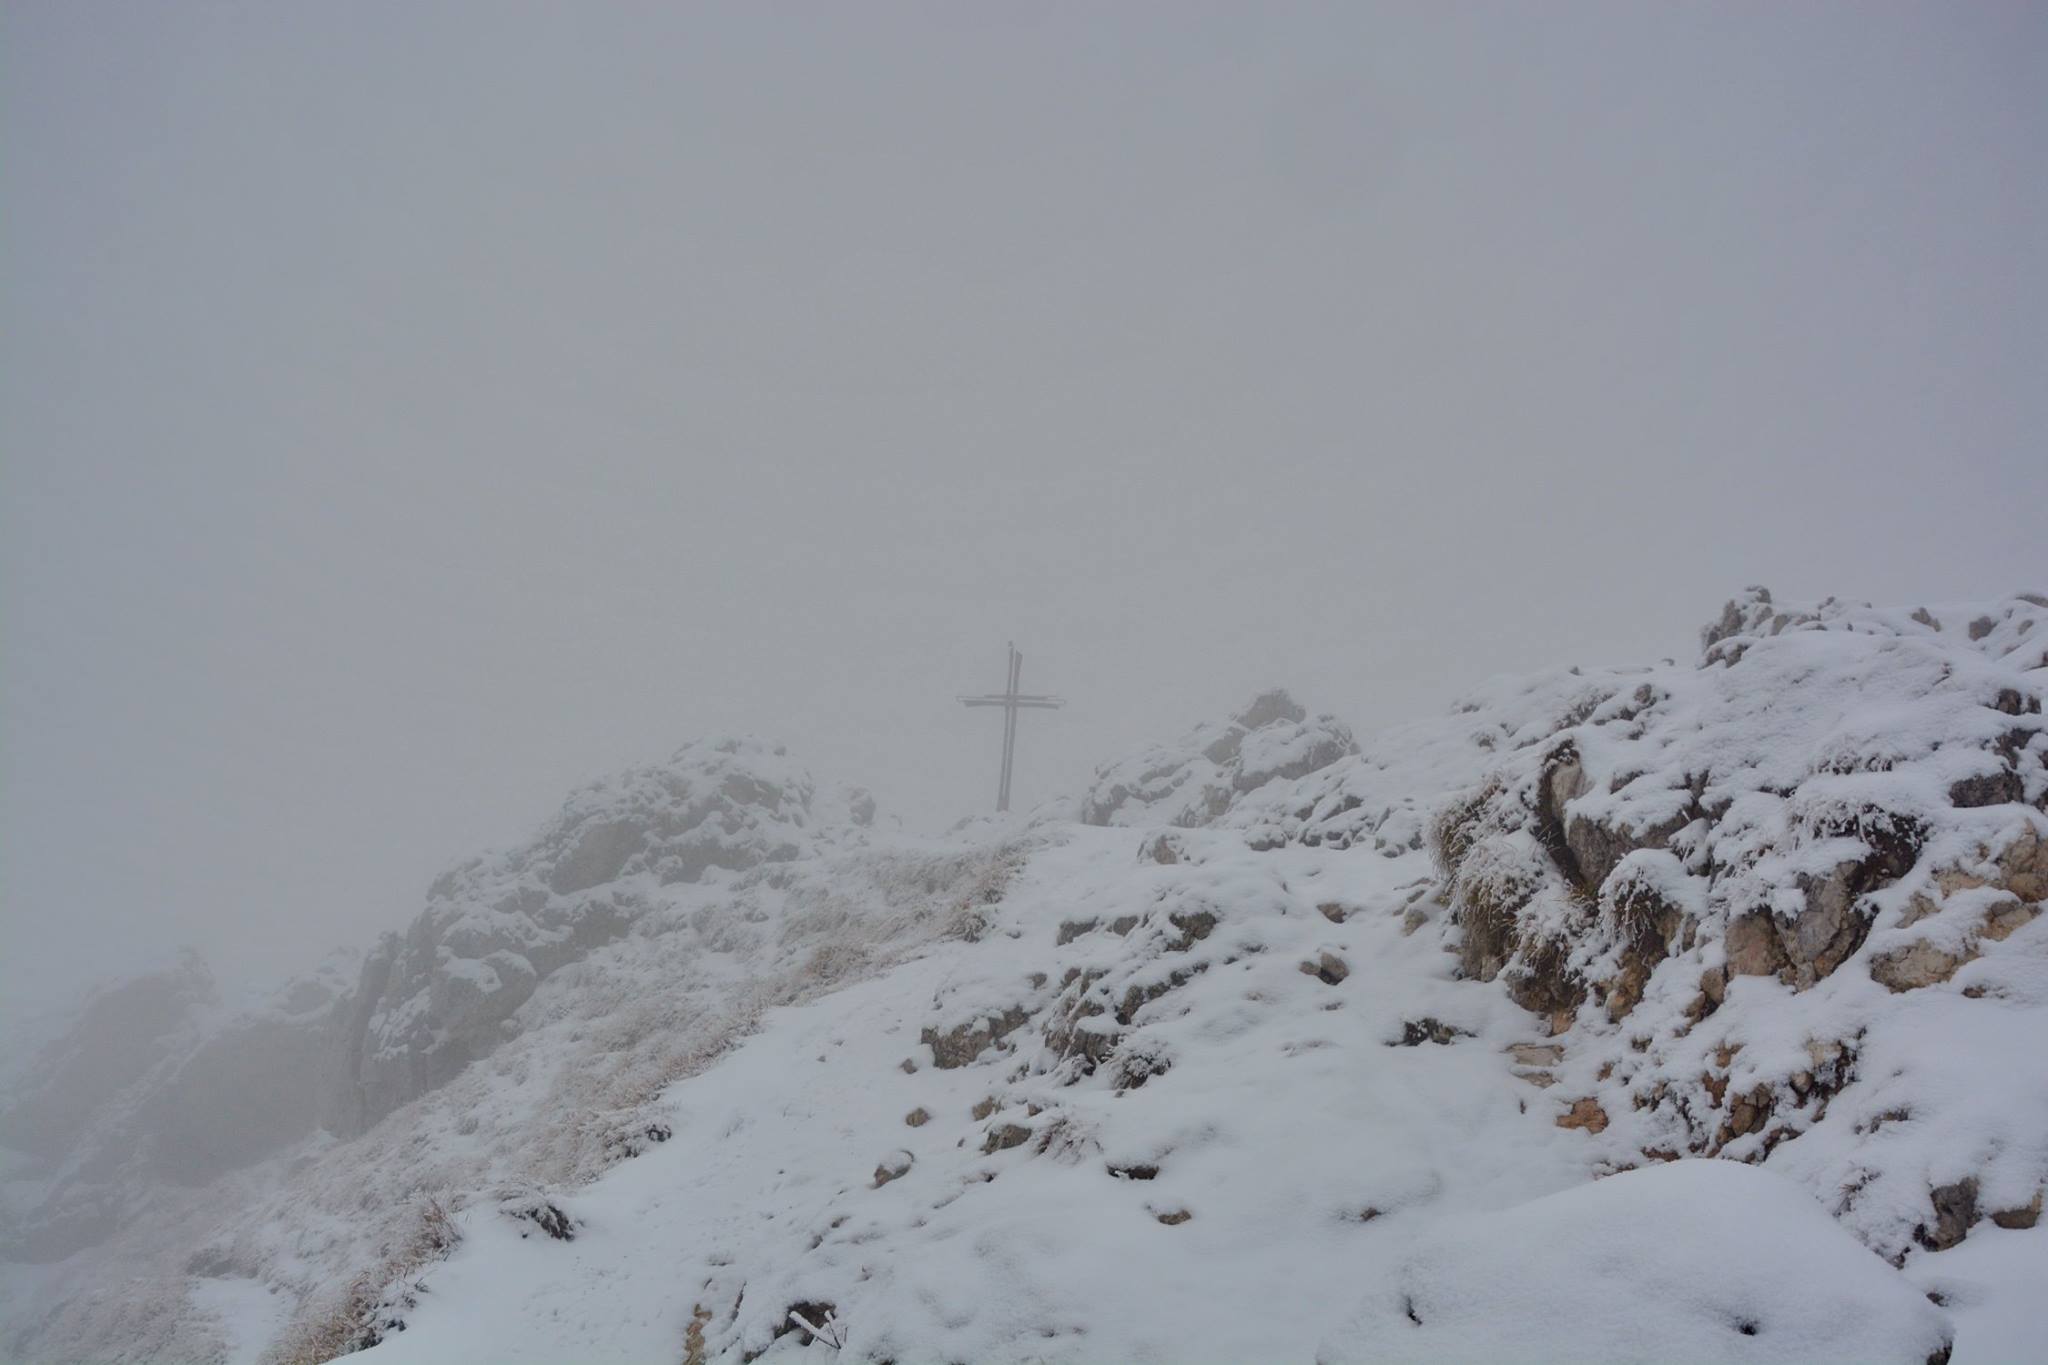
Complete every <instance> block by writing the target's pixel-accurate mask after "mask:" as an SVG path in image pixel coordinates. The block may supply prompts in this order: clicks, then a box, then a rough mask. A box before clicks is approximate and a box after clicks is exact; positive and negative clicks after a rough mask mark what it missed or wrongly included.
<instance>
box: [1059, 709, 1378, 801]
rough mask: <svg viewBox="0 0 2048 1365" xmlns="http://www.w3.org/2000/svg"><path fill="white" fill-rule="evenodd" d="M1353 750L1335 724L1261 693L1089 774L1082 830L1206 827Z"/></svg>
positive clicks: (1339, 724)
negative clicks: (1215, 719) (1251, 796)
mask: <svg viewBox="0 0 2048 1365" xmlns="http://www.w3.org/2000/svg"><path fill="white" fill-rule="evenodd" d="M1357 751H1358V746H1357V745H1356V743H1355V742H1354V741H1353V740H1352V738H1351V730H1350V728H1349V727H1348V726H1346V725H1345V724H1344V723H1343V722H1342V721H1340V720H1338V719H1337V718H1336V717H1334V716H1317V717H1315V718H1314V719H1310V717H1309V714H1308V712H1306V711H1304V710H1303V709H1302V708H1301V705H1300V703H1298V702H1296V701H1295V700H1294V698H1292V697H1290V696H1288V695H1287V693H1285V692H1284V691H1279V690H1277V689H1276V690H1274V691H1271V692H1262V693H1260V694H1259V695H1258V696H1256V697H1254V698H1252V700H1251V702H1250V704H1248V705H1247V706H1246V707H1245V708H1244V709H1243V710H1242V711H1240V712H1238V713H1237V714H1236V715H1234V716H1232V717H1231V718H1230V719H1229V720H1227V721H1224V722H1222V723H1220V724H1214V723H1212V724H1206V725H1199V726H1197V727H1195V728H1194V729H1193V730H1190V731H1189V732H1188V733H1187V734H1185V735H1183V736H1182V737H1181V738H1180V739H1179V740H1178V741H1177V742H1175V743H1172V744H1156V745H1153V746H1152V747H1150V748H1148V749H1145V750H1143V751H1142V752H1140V753H1137V754H1134V755H1132V756H1130V757H1128V758H1124V759H1119V760H1117V761H1116V762H1113V763H1105V764H1103V765H1102V766H1101V767H1100V768H1097V769H1096V770H1095V780H1094V781H1093V782H1091V783H1090V784H1089V787H1088V792H1087V795H1086V796H1084V797H1083V798H1082V801H1081V822H1082V823H1083V824H1087V825H1141V824H1142V825H1173V826H1196V825H1207V824H1211V823H1213V822H1215V821H1216V820H1218V819H1220V818H1221V817H1222V816H1223V815H1224V814H1225V813H1226V812H1228V811H1229V810H1230V808H1231V806H1232V805H1233V804H1234V803H1235V802H1236V801H1237V800H1238V799H1239V798H1240V797H1242V796H1244V795H1245V794H1246V793H1249V792H1253V791H1257V790H1258V789H1259V788H1261V787H1264V786H1266V785H1267V784H1269V783H1274V782H1286V781H1292V780H1293V779H1296V778H1300V777H1304V776H1306V775H1308V774H1309V773H1312V772H1315V771H1317V770H1319V769H1322V768H1327V767H1328V766H1329V765H1330V764H1332V763H1335V762H1336V761H1337V760H1338V759H1340V758H1343V757H1344V756H1345V755H1347V754H1352V753H1356V752H1357Z"/></svg>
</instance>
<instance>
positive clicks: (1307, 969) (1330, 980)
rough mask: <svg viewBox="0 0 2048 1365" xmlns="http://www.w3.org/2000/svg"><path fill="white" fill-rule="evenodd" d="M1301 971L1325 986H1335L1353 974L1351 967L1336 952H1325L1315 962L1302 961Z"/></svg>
mask: <svg viewBox="0 0 2048 1365" xmlns="http://www.w3.org/2000/svg"><path fill="white" fill-rule="evenodd" d="M1301 971H1302V974H1303V975H1305V976H1312V977H1315V978H1316V979H1317V980H1318V981H1321V982H1322V983H1323V984H1324V985H1325V986H1335V985H1337V984H1338V983H1339V982H1341V981H1343V980H1344V978H1345V977H1347V976H1349V975H1351V968H1350V967H1348V966H1347V965H1345V962H1344V959H1343V958H1341V957H1338V956H1337V955H1336V954H1335V953H1323V954H1321V955H1319V956H1318V957H1317V958H1316V960H1315V961H1314V962H1304V963H1302V964H1301Z"/></svg>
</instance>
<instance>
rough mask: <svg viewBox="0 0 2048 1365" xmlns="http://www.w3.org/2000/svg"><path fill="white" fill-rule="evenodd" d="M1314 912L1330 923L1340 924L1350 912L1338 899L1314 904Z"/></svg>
mask: <svg viewBox="0 0 2048 1365" xmlns="http://www.w3.org/2000/svg"><path fill="white" fill-rule="evenodd" d="M1316 912H1317V913H1318V914H1320V915H1321V916H1322V917H1323V918H1324V919H1326V920H1328V921H1329V922H1330V923H1332V924H1342V923H1343V922H1344V920H1345V918H1346V917H1347V916H1348V915H1349V914H1350V913H1351V912H1350V911H1349V910H1347V909H1345V908H1344V906H1343V904H1342V903H1340V902H1338V901H1324V902H1322V903H1321V904H1319V905H1317V906H1316Z"/></svg>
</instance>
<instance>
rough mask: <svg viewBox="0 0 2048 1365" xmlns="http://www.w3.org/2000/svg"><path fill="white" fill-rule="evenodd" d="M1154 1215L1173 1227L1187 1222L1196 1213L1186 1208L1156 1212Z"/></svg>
mask: <svg viewBox="0 0 2048 1365" xmlns="http://www.w3.org/2000/svg"><path fill="white" fill-rule="evenodd" d="M1152 1216H1153V1217H1154V1218H1157V1219H1158V1220H1159V1221H1160V1222H1162V1223H1164V1224H1166V1226H1168V1227H1170V1228H1171V1227H1178V1226H1179V1225H1180V1224H1182V1223H1185V1222H1187V1221H1188V1219H1190V1218H1192V1217H1194V1216H1195V1215H1193V1214H1192V1213H1189V1212H1188V1211H1187V1210H1186V1209H1174V1210H1173V1211H1171V1212H1169V1213H1155V1214H1153V1215H1152Z"/></svg>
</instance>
